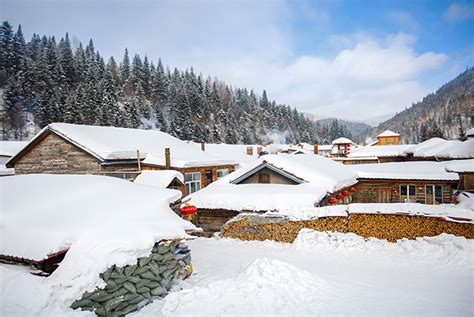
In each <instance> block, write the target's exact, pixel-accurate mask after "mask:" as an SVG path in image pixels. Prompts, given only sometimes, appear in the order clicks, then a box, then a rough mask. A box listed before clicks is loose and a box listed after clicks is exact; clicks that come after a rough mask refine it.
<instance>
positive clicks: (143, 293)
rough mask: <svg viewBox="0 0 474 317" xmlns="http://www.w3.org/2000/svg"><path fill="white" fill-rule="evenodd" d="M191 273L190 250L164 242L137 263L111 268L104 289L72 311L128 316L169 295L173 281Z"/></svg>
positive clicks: (104, 275) (104, 277) (105, 274)
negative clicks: (79, 310)
mask: <svg viewBox="0 0 474 317" xmlns="http://www.w3.org/2000/svg"><path fill="white" fill-rule="evenodd" d="M191 271H192V267H191V255H190V253H189V250H188V248H187V247H186V246H185V245H184V244H180V243H179V242H178V241H168V242H165V241H162V242H160V243H157V244H155V246H154V247H153V250H152V253H151V255H150V256H148V257H143V258H139V259H138V260H137V263H136V264H134V265H127V266H124V267H116V266H113V267H111V268H108V269H107V270H106V271H105V272H103V273H102V274H101V275H100V277H101V278H102V280H104V282H105V283H106V286H105V288H103V289H96V290H95V291H93V292H86V293H84V294H83V296H82V297H81V298H80V299H78V300H76V301H75V302H74V303H72V305H71V308H73V309H81V310H87V311H93V312H94V313H95V314H96V315H98V316H125V315H126V314H128V313H131V312H133V311H136V310H138V309H140V308H142V307H143V306H145V305H147V304H149V303H150V302H152V301H153V300H156V299H160V298H162V297H163V296H166V294H168V291H169V290H170V288H171V285H172V283H173V281H174V279H176V278H178V277H179V278H183V279H184V278H186V277H187V276H189V275H190V274H191Z"/></svg>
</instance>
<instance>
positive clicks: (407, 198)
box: [400, 185, 416, 203]
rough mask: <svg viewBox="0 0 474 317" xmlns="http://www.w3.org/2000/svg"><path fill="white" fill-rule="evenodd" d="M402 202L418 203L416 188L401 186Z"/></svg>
mask: <svg viewBox="0 0 474 317" xmlns="http://www.w3.org/2000/svg"><path fill="white" fill-rule="evenodd" d="M400 202H403V203H414V202H416V186H415V185H400Z"/></svg>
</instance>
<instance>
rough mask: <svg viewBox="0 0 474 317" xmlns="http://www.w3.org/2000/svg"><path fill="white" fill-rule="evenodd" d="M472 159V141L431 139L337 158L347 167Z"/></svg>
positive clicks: (380, 146)
mask: <svg viewBox="0 0 474 317" xmlns="http://www.w3.org/2000/svg"><path fill="white" fill-rule="evenodd" d="M472 158H474V139H473V138H469V139H467V140H466V141H459V140H444V139H441V138H432V139H429V140H426V141H424V142H421V143H419V144H398V145H379V146H371V145H367V146H364V147H361V148H358V149H354V150H353V151H352V152H351V153H349V154H347V156H346V157H342V158H338V159H337V160H339V161H340V162H342V163H344V164H348V165H354V164H369V163H388V162H407V161H448V160H464V159H472Z"/></svg>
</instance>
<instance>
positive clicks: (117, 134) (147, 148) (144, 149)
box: [12, 123, 237, 168]
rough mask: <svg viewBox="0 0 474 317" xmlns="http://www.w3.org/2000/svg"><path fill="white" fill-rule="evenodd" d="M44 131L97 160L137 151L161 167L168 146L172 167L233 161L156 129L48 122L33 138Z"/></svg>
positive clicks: (128, 155)
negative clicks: (51, 133) (70, 143)
mask: <svg viewBox="0 0 474 317" xmlns="http://www.w3.org/2000/svg"><path fill="white" fill-rule="evenodd" d="M46 130H50V131H52V132H54V133H56V134H58V135H60V136H62V137H63V138H65V139H67V140H69V141H70V142H72V143H73V144H75V145H76V146H78V147H80V148H82V149H83V150H85V151H86V152H88V153H90V154H91V155H93V156H95V157H96V158H98V159H100V160H130V159H136V158H137V150H139V153H140V157H141V158H144V160H143V163H144V164H149V165H160V166H164V165H165V148H170V152H171V166H172V167H178V168H181V167H196V166H215V165H227V164H237V162H236V161H234V160H228V159H221V158H219V157H218V156H213V155H211V154H210V153H207V152H203V151H200V150H198V149H196V148H194V147H193V146H190V145H189V144H188V143H187V142H184V141H181V140H179V139H177V138H175V137H173V136H171V135H169V134H166V133H164V132H161V131H158V130H140V129H127V128H116V127H102V126H89V125H77V124H67V123H52V124H50V125H48V126H47V127H45V128H44V129H43V130H42V131H41V132H39V134H38V135H36V136H35V138H34V139H33V140H35V139H36V138H38V137H39V136H41V135H42V134H43V133H44V132H45V131H46ZM33 140H32V141H33ZM12 159H14V158H12Z"/></svg>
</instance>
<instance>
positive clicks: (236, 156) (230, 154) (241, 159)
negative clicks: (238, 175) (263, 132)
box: [188, 142, 265, 164]
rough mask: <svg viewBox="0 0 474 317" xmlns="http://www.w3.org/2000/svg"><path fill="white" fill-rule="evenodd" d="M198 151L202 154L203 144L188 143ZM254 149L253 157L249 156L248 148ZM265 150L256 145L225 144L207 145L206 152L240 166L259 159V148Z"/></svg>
mask: <svg viewBox="0 0 474 317" xmlns="http://www.w3.org/2000/svg"><path fill="white" fill-rule="evenodd" d="M188 143H189V144H190V145H192V146H194V147H195V148H196V149H198V150H199V151H201V152H202V150H201V144H200V143H195V142H188ZM248 147H252V155H248V154H247V148H248ZM259 147H260V148H261V149H262V150H265V147H263V146H261V145H255V144H250V145H247V144H225V143H220V144H219V143H206V144H205V146H204V149H205V150H204V152H205V153H208V154H210V155H212V156H215V157H217V158H219V159H221V160H227V161H231V162H238V163H239V164H244V163H249V162H252V161H254V160H255V159H257V158H258V154H257V148H259Z"/></svg>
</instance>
